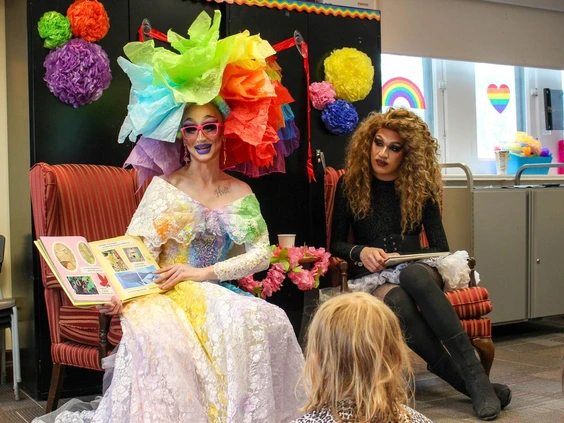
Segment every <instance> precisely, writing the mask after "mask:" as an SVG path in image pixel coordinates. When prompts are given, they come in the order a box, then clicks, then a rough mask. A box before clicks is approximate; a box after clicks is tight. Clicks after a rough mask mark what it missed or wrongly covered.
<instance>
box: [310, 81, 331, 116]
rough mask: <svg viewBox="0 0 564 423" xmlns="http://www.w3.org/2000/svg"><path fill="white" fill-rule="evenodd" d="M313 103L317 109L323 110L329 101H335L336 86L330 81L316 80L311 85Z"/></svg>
mask: <svg viewBox="0 0 564 423" xmlns="http://www.w3.org/2000/svg"><path fill="white" fill-rule="evenodd" d="M309 95H310V98H311V105H312V106H313V107H314V108H316V109H317V110H323V109H324V108H325V106H327V105H328V104H329V103H332V102H334V101H335V95H336V94H335V88H333V85H331V83H330V82H327V81H323V82H314V83H312V84H311V85H310V86H309Z"/></svg>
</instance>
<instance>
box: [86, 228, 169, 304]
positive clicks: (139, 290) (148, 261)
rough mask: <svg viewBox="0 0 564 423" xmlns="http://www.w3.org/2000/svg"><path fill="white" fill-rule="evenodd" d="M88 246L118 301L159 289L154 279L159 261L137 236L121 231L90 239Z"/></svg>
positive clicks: (159, 290)
mask: <svg viewBox="0 0 564 423" xmlns="http://www.w3.org/2000/svg"><path fill="white" fill-rule="evenodd" d="M90 247H91V249H92V251H93V252H94V255H96V257H97V258H98V260H99V261H100V263H101V265H102V267H103V268H104V270H105V271H106V274H107V275H108V280H109V282H110V284H111V285H112V287H113V289H114V291H115V292H116V295H117V296H118V297H119V298H120V299H121V300H122V301H127V300H129V299H132V298H135V297H138V296H141V295H147V294H152V293H160V292H162V290H161V289H160V288H159V286H158V285H156V284H155V283H154V281H155V280H156V279H158V278H159V275H157V274H155V273H154V272H155V270H157V269H158V268H159V265H158V264H157V262H156V261H155V259H154V258H153V256H152V255H151V253H150V252H149V250H148V249H147V247H146V246H145V244H144V243H143V241H141V240H140V239H139V238H136V237H132V236H128V235H124V236H120V237H117V238H111V239H105V240H102V241H95V242H91V243H90Z"/></svg>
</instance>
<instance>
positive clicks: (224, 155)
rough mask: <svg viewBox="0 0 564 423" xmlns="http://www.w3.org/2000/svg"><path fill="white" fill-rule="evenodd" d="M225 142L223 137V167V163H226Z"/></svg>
mask: <svg viewBox="0 0 564 423" xmlns="http://www.w3.org/2000/svg"><path fill="white" fill-rule="evenodd" d="M226 143H227V140H226V139H223V167H225V163H227V146H226V145H225V144H226Z"/></svg>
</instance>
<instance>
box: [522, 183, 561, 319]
mask: <svg viewBox="0 0 564 423" xmlns="http://www.w3.org/2000/svg"><path fill="white" fill-rule="evenodd" d="M528 194H529V210H530V219H529V222H530V232H529V236H530V243H529V245H530V298H531V310H530V317H531V318H536V317H547V316H555V315H562V314H564V249H563V248H562V242H563V240H564V189H562V188H538V189H531V190H529V193H528Z"/></svg>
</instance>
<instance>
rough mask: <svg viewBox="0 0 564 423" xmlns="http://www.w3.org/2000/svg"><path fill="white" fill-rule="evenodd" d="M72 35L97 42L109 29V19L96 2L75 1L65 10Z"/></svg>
mask: <svg viewBox="0 0 564 423" xmlns="http://www.w3.org/2000/svg"><path fill="white" fill-rule="evenodd" d="M67 17H68V18H69V21H70V24H71V29H72V33H73V35H74V36H75V37H80V38H84V39H85V40H86V41H90V42H94V41H99V40H101V39H102V38H104V37H105V36H106V34H107V33H108V30H109V29H110V18H109V17H108V13H107V12H106V9H105V8H104V5H103V4H102V3H100V2H99V1H98V0H76V1H75V2H74V3H73V4H71V5H70V6H69V8H68V9H67Z"/></svg>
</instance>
